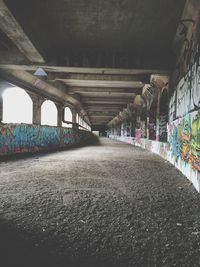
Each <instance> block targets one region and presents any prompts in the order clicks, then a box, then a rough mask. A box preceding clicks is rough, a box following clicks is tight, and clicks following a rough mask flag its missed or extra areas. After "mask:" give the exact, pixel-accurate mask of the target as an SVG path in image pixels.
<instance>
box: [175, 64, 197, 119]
mask: <svg viewBox="0 0 200 267" xmlns="http://www.w3.org/2000/svg"><path fill="white" fill-rule="evenodd" d="M199 92H200V66H198V64H197V62H196V63H195V64H194V65H193V66H192V67H191V69H190V70H189V72H188V73H187V75H186V76H185V77H184V78H182V79H181V80H180V82H179V83H178V85H177V89H176V94H177V103H176V116H177V118H180V117H183V116H185V115H186V114H187V113H189V112H190V111H192V110H195V109H198V108H200V93H199ZM170 104H172V103H171V102H170ZM172 112H173V110H170V114H171V113H172Z"/></svg>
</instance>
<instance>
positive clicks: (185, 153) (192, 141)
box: [169, 112, 200, 171]
mask: <svg viewBox="0 0 200 267" xmlns="http://www.w3.org/2000/svg"><path fill="white" fill-rule="evenodd" d="M169 142H170V147H171V152H172V156H173V157H174V158H175V160H176V161H178V160H179V159H181V160H183V161H184V162H186V163H189V164H190V165H191V166H192V168H193V169H194V170H197V171H200V113H199V112H193V113H192V114H188V115H186V116H185V117H184V118H181V119H179V120H177V121H175V122H174V123H173V124H172V125H171V126H170V132H169Z"/></svg>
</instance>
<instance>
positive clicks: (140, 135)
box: [135, 129, 142, 144]
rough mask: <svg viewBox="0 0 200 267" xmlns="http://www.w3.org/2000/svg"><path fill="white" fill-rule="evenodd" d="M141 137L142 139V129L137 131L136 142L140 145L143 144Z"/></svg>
mask: <svg viewBox="0 0 200 267" xmlns="http://www.w3.org/2000/svg"><path fill="white" fill-rule="evenodd" d="M141 137H142V131H141V129H135V141H136V142H137V143H138V144H140V143H141Z"/></svg>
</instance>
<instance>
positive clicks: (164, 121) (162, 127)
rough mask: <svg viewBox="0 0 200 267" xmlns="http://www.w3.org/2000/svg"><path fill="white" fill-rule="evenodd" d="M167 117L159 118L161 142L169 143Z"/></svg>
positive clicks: (161, 116)
mask: <svg viewBox="0 0 200 267" xmlns="http://www.w3.org/2000/svg"><path fill="white" fill-rule="evenodd" d="M167 122H168V118H167V115H160V117H159V141H161V142H167Z"/></svg>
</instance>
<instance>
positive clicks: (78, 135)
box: [0, 124, 94, 157]
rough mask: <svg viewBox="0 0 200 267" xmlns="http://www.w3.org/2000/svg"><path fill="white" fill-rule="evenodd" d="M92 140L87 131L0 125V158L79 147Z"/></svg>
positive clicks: (28, 125) (27, 125)
mask: <svg viewBox="0 0 200 267" xmlns="http://www.w3.org/2000/svg"><path fill="white" fill-rule="evenodd" d="M93 138H94V136H93V134H92V133H91V132H89V131H83V130H78V129H72V128H61V127H52V126H39V125H30V124H4V125H3V124H2V125H0V157H2V156H6V155H12V154H19V153H31V152H39V151H46V150H56V149H59V148H65V147H69V146H74V145H81V144H84V143H86V142H87V141H89V140H92V139H93Z"/></svg>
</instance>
